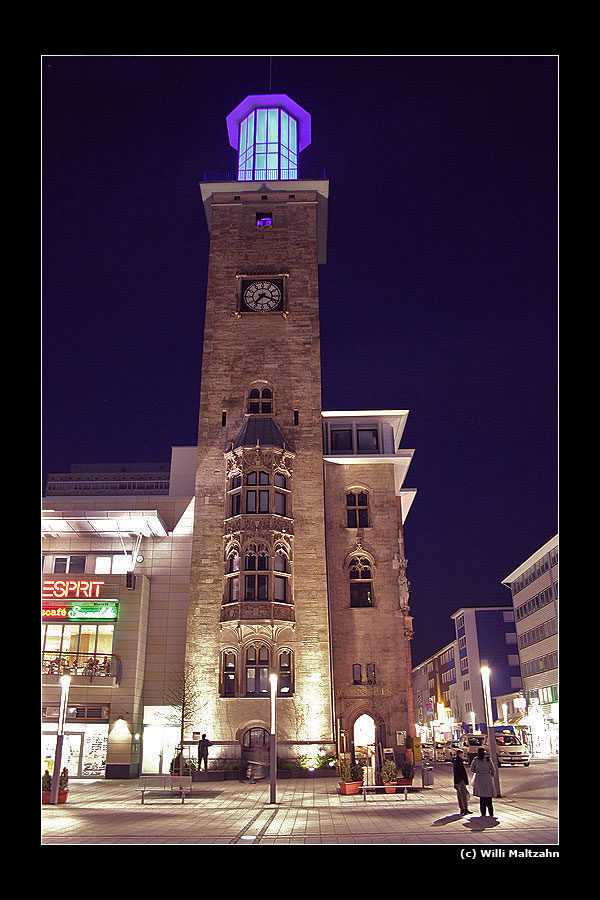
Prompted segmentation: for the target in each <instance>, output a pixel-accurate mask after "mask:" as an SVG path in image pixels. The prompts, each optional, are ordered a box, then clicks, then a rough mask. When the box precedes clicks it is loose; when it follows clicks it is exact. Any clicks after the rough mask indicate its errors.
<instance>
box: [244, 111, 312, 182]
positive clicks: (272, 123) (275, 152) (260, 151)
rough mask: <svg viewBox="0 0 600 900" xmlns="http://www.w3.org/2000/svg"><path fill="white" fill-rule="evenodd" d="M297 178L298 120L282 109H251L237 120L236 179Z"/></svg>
mask: <svg viewBox="0 0 600 900" xmlns="http://www.w3.org/2000/svg"><path fill="white" fill-rule="evenodd" d="M295 178H298V123H297V121H296V119H295V118H294V117H293V116H290V115H289V113H287V112H286V111H285V110H284V109H281V108H279V107H267V108H259V109H253V110H252V112H250V113H248V115H247V116H246V117H245V118H244V119H242V121H241V122H240V140H239V155H238V181H277V180H279V179H282V180H288V179H295Z"/></svg>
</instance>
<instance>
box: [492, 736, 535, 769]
mask: <svg viewBox="0 0 600 900" xmlns="http://www.w3.org/2000/svg"><path fill="white" fill-rule="evenodd" d="M496 750H497V751H498V765H499V766H528V765H529V763H530V762H531V755H530V753H529V748H528V747H526V746H525V744H522V743H521V741H520V740H519V738H518V737H517V736H516V735H514V734H496Z"/></svg>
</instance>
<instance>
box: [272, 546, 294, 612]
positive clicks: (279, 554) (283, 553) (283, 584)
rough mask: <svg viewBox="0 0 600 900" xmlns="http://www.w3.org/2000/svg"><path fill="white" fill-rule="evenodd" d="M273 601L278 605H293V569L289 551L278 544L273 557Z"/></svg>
mask: <svg viewBox="0 0 600 900" xmlns="http://www.w3.org/2000/svg"><path fill="white" fill-rule="evenodd" d="M273 569H274V575H273V581H274V585H273V599H274V600H276V601H277V602H278V603H292V600H293V598H292V578H291V575H292V567H291V563H290V558H289V555H288V552H287V549H286V548H285V547H284V546H283V545H281V544H278V545H277V546H276V547H275V554H274V556H273Z"/></svg>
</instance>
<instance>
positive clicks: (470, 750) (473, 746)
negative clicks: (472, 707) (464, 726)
mask: <svg viewBox="0 0 600 900" xmlns="http://www.w3.org/2000/svg"><path fill="white" fill-rule="evenodd" d="M494 733H495V737H496V750H497V752H498V765H499V766H515V765H521V766H528V765H529V763H530V761H531V756H530V753H529V749H528V747H526V746H525V744H522V743H521V742H520V740H519V738H518V737H517V736H516V735H515V734H510V733H508V732H504V733H498V731H497V730H496V731H495V732H494ZM480 747H483V751H484V753H485V755H486V756H489V755H490V743H489V741H488V737H487V734H463V736H462V738H461V739H460V749H461V750H462V751H463V753H464V754H465V757H466V759H467V762H469V763H471V762H472V761H473V759H474V758H475V757H476V756H477V751H478V750H479V748H480Z"/></svg>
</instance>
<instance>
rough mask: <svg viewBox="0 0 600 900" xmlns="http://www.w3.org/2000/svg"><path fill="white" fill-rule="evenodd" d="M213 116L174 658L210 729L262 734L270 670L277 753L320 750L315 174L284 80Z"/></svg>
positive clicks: (323, 618)
mask: <svg viewBox="0 0 600 900" xmlns="http://www.w3.org/2000/svg"><path fill="white" fill-rule="evenodd" d="M226 122H227V132H228V136H229V142H230V144H231V146H232V147H233V148H234V149H235V150H236V151H237V154H238V161H237V173H236V178H235V180H234V181H221V180H214V181H210V180H208V181H204V182H203V183H202V184H201V193H202V200H203V204H204V210H205V215H206V221H207V224H208V229H209V234H210V251H209V261H208V278H207V287H206V315H205V330H204V345H203V356H202V382H201V391H200V413H199V428H198V458H197V472H196V483H195V513H194V515H195V518H194V537H193V549H192V568H191V586H190V603H189V614H188V626H187V641H186V664H187V666H188V668H189V670H190V671H192V672H193V677H194V681H195V683H196V685H197V686H198V688H199V695H200V702H199V710H198V724H197V727H198V728H201V730H202V732H206V734H207V735H208V737H209V738H210V740H211V741H212V742H213V744H220V745H222V746H224V747H225V751H231V750H232V749H233V748H235V747H237V748H241V749H242V751H243V750H244V749H249V748H253V747H257V746H260V745H261V742H262V741H263V739H264V740H265V741H266V739H267V736H268V732H269V722H270V704H269V675H270V674H271V673H275V674H277V676H278V693H277V701H276V702H277V735H278V738H277V739H278V744H279V747H280V754H281V753H283V755H286V750H287V755H290V756H293V755H297V754H300V753H301V754H307V753H308V754H309V755H310V754H312V753H318V752H319V750H321V751H325V752H326V753H328V754H331V753H334V752H335V743H334V713H333V697H332V682H331V640H330V622H329V610H328V591H327V564H326V549H325V510H324V496H325V492H324V483H323V442H322V441H323V436H322V416H321V359H320V341H319V284H318V281H319V279H318V272H319V264H322V263H324V262H325V256H326V233H327V202H328V192H329V183H328V181H327V180H325V179H324V178H320V179H315V180H311V179H306V178H303V177H299V176H300V172H299V168H298V155H299V153H300V152H301V151H302V149H303V148H304V147H306V146H307V145H308V144H309V143H310V139H311V135H310V115H309V114H308V113H307V112H306V110H304V109H302V107H300V106H299V105H298V104H297V103H295V102H294V101H293V100H291V99H290V98H289V97H288V96H287V95H285V94H267V95H252V96H249V97H246V99H245V100H243V101H242V102H241V103H240V104H239V105H238V106H237V107H236V108H235V109H234V110H233V111H232V112H231V113H230V115H229V116H227V119H226ZM225 751H224V752H225ZM225 755H228V756H232V755H234V754H233V753H231V752H225Z"/></svg>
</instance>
